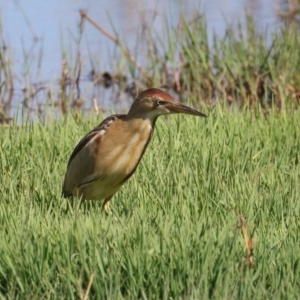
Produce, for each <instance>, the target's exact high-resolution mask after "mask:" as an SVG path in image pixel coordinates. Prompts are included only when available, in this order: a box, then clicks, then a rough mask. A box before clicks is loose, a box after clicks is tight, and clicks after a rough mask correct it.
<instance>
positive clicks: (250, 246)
mask: <svg viewBox="0 0 300 300" xmlns="http://www.w3.org/2000/svg"><path fill="white" fill-rule="evenodd" d="M234 212H235V213H236V215H237V216H238V217H239V219H240V224H239V228H240V229H241V234H242V236H243V240H244V242H245V247H246V250H247V257H246V258H243V263H244V265H246V266H250V267H254V266H255V263H254V255H253V252H254V247H255V243H254V239H253V234H254V230H253V231H252V232H251V234H250V237H248V233H247V230H249V224H248V223H247V222H246V218H245V217H244V216H243V215H242V214H240V213H239V212H238V211H237V209H236V208H234Z"/></svg>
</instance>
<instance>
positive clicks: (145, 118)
mask: <svg viewBox="0 0 300 300" xmlns="http://www.w3.org/2000/svg"><path fill="white" fill-rule="evenodd" d="M156 120H157V115H154V114H153V115H151V114H150V115H149V114H143V115H133V116H132V115H127V116H126V121H127V122H128V124H130V127H134V128H135V130H137V131H139V130H142V128H145V126H149V127H151V128H152V129H153V128H154V126H155V122H156Z"/></svg>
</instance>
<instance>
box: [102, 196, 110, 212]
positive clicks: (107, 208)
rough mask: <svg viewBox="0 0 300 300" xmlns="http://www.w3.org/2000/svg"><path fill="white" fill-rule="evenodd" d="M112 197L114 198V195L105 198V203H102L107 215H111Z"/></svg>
mask: <svg viewBox="0 0 300 300" xmlns="http://www.w3.org/2000/svg"><path fill="white" fill-rule="evenodd" d="M111 198H112V196H110V197H108V198H106V199H105V200H104V203H103V204H102V208H103V210H104V211H105V213H106V214H107V215H110V214H111V210H110V207H109V206H110V200H111Z"/></svg>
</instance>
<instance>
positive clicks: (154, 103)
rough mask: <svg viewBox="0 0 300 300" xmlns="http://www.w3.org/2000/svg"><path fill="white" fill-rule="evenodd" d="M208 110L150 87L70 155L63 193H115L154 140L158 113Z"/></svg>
mask: <svg viewBox="0 0 300 300" xmlns="http://www.w3.org/2000/svg"><path fill="white" fill-rule="evenodd" d="M171 113H187V114H192V115H197V116H203V117H204V116H205V115H204V114H202V113H200V112H198V111H196V110H193V109H191V108H188V107H186V106H184V105H182V104H180V103H177V102H175V101H174V100H173V98H172V97H171V96H170V95H169V94H167V93H166V92H164V91H162V90H159V89H148V90H146V91H144V92H142V93H141V94H140V95H139V96H138V97H137V98H136V100H135V101H134V102H133V104H132V106H131V108H130V110H129V112H128V114H127V115H112V116H110V117H108V118H106V119H105V120H104V121H102V123H100V124H99V125H98V126H97V127H96V128H94V129H93V130H92V131H91V132H90V133H88V134H87V135H86V136H85V137H83V138H82V140H81V141H80V142H79V143H78V144H77V146H76V147H75V149H74V150H73V153H72V154H71V156H70V159H69V163H68V166H67V171H66V175H65V180H64V184H63V191H62V193H63V196H65V197H70V196H72V195H74V196H78V197H81V199H83V200H103V199H105V201H104V208H105V210H107V208H108V207H107V204H109V201H110V199H111V198H112V196H113V195H114V194H115V193H116V192H117V191H118V190H119V189H120V188H121V186H122V185H123V184H124V183H125V182H126V181H127V180H128V179H129V178H130V177H131V175H132V174H133V173H134V171H135V170H136V168H137V166H138V164H139V162H140V160H141V158H142V157H143V154H144V152H145V150H146V148H147V146H148V144H149V142H150V140H151V137H152V134H153V129H154V125H155V121H156V119H157V117H158V116H160V115H163V114H171Z"/></svg>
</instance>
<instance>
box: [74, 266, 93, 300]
mask: <svg viewBox="0 0 300 300" xmlns="http://www.w3.org/2000/svg"><path fill="white" fill-rule="evenodd" d="M94 275H95V273H94V272H93V273H91V275H90V280H89V284H88V286H87V289H86V291H85V294H83V291H82V290H81V287H79V289H78V293H79V297H80V299H81V300H87V299H88V296H89V293H90V290H91V287H92V283H93V280H94Z"/></svg>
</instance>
